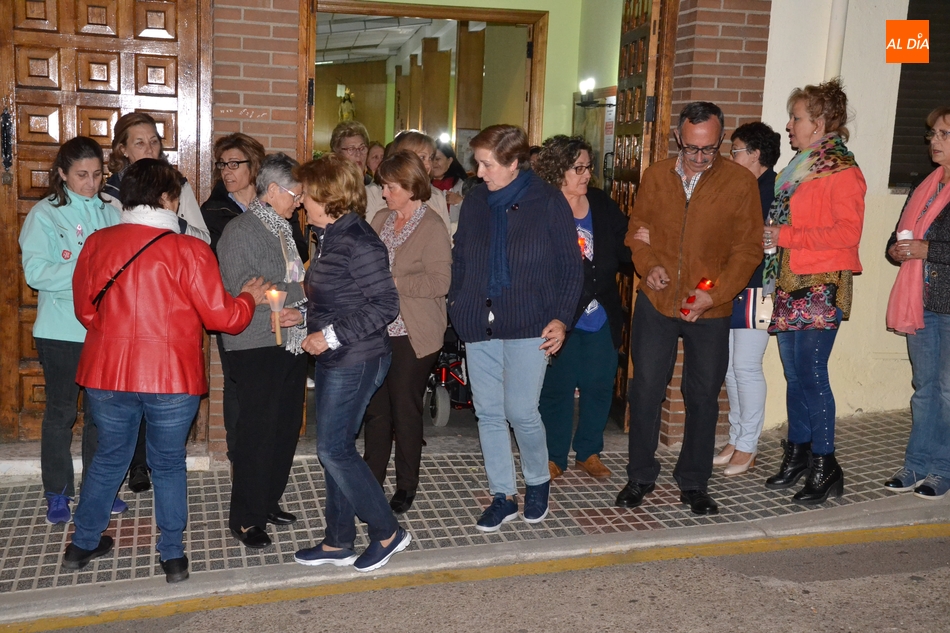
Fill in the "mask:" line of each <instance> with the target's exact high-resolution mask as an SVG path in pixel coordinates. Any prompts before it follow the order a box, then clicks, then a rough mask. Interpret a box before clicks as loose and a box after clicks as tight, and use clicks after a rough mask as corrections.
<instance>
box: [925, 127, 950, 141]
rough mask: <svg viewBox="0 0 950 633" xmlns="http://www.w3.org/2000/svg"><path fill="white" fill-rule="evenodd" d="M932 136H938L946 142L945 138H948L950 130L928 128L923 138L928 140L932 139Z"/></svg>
mask: <svg viewBox="0 0 950 633" xmlns="http://www.w3.org/2000/svg"><path fill="white" fill-rule="evenodd" d="M934 137H937V138H939V139H940V140H941V141H943V142H947V139H950V130H930V131H929V132H927V133H926V134H924V138H925V139H927V140H928V141H930V140H933V138H934Z"/></svg>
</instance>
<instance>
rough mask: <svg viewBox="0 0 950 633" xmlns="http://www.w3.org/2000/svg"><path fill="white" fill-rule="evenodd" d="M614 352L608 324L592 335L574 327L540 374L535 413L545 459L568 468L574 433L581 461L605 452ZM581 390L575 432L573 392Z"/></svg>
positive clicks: (611, 400) (575, 451)
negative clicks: (538, 415) (544, 440)
mask: <svg viewBox="0 0 950 633" xmlns="http://www.w3.org/2000/svg"><path fill="white" fill-rule="evenodd" d="M616 375H617V350H616V349H615V348H614V341H613V338H612V337H611V335H610V325H609V324H607V323H604V326H603V327H602V328H600V329H599V330H598V331H596V332H585V331H584V330H578V329H577V328H574V329H573V330H572V331H571V334H570V336H568V337H567V341H565V343H564V347H562V348H561V351H560V352H559V353H558V355H557V358H555V359H554V363H553V364H552V365H551V366H550V367H548V371H547V373H546V374H545V375H544V387H543V388H542V389H541V400H540V401H539V403H538V405H539V406H538V409H539V410H540V411H541V419H542V420H544V430H545V432H546V434H547V442H548V459H549V460H551V461H552V462H554V463H555V464H557V465H558V467H560V468H561V470H567V457H568V453H570V449H571V446H572V443H571V434H572V433H573V435H574V442H573V448H574V457H575V458H576V459H577V461H579V462H583V461H586V460H587V459H588V458H589V457H590V456H591V455H600V452H601V451H602V450H604V427H605V426H607V416H608V415H609V414H610V405H611V403H612V402H613V395H614V377H615V376H616ZM575 388H578V389H580V399H579V401H578V407H577V408H578V412H577V430H576V431H574V389H575Z"/></svg>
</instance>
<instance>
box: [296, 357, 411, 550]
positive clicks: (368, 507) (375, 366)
mask: <svg viewBox="0 0 950 633" xmlns="http://www.w3.org/2000/svg"><path fill="white" fill-rule="evenodd" d="M391 361H392V354H389V353H387V354H386V355H385V356H380V357H379V358H374V359H372V360H367V361H363V362H361V363H356V364H355V365H349V366H346V367H329V368H327V367H324V366H323V365H321V364H320V361H319V360H318V361H317V366H316V369H315V371H314V376H313V381H314V383H316V389H315V390H314V401H315V404H316V413H317V457H318V458H319V459H320V463H321V464H323V471H324V475H325V477H326V485H327V500H326V510H325V512H324V514H325V515H326V521H327V527H326V537H325V538H324V543H326V544H327V545H329V546H330V547H342V548H344V549H352V548H353V543H354V541H355V540H356V525H355V524H354V522H353V520H354V518H355V517H357V516H358V517H359V518H360V520H361V521H363V522H364V523H366V525H367V532H368V533H369V538H370V540H371V541H384V540H386V539H388V538H389V537H390V536H392V535H393V533H395V531H396V528H397V527H399V524H398V523H397V522H396V517H394V516H393V511H392V509H390V507H389V502H388V501H387V500H386V495H385V494H384V493H383V488H382V486H380V485H379V482H378V481H376V477H374V476H373V472H372V471H371V470H370V469H369V466H368V465H367V464H366V462H365V461H363V458H362V457H361V456H360V454H359V453H358V452H357V451H356V432H357V431H359V428H360V423H361V422H362V420H363V413H364V412H365V411H366V405H367V404H369V400H370V398H371V397H372V396H373V394H374V393H375V392H376V390H377V389H379V386H380V385H381V384H383V380H385V378H386V372H387V371H389V364H390V362H391Z"/></svg>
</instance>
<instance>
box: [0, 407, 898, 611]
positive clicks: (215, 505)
mask: <svg viewBox="0 0 950 633" xmlns="http://www.w3.org/2000/svg"><path fill="white" fill-rule="evenodd" d="M909 430H910V413H909V411H896V412H888V413H875V414H864V415H861V416H856V417H852V418H846V419H842V420H839V422H838V439H837V449H838V451H837V452H838V456H839V459H840V461H841V464H842V467H843V468H844V471H845V495H844V497H843V498H841V499H838V500H833V501H829V502H828V503H827V504H825V505H824V506H822V507H834V506H839V505H848V504H854V503H858V502H862V501H870V500H873V499H880V498H882V497H885V496H888V495H889V494H890V493H888V492H886V491H885V490H884V489H883V487H882V486H881V483H882V482H883V480H884V479H886V478H887V477H888V476H890V475H891V474H892V473H893V471H894V470H896V469H897V468H898V467H899V466H900V464H901V463H902V461H903V454H904V448H905V446H906V443H907V436H908V433H909ZM617 439H623V440H625V438H614V441H612V442H609V443H608V448H609V449H612V450H610V452H607V453H605V454H604V463H605V464H606V465H607V466H608V467H609V468H610V469H611V470H613V472H614V475H613V477H611V478H610V479H609V480H607V481H599V480H594V479H592V478H590V477H588V476H586V475H585V474H583V473H581V472H580V471H577V470H574V469H569V470H568V471H567V472H565V474H564V475H563V476H562V477H561V478H559V479H558V480H557V481H556V482H555V483H554V485H553V486H552V502H551V514H550V515H549V517H548V518H547V519H546V520H545V521H544V522H543V523H541V524H538V525H534V526H531V525H528V524H526V523H524V522H523V521H514V522H512V523H509V524H506V525H505V526H503V527H502V529H501V530H500V531H499V532H496V533H494V534H483V533H481V532H478V531H477V530H475V528H474V523H475V520H476V519H477V518H478V515H479V514H480V512H481V510H482V508H483V507H484V506H485V505H487V504H488V502H489V498H488V493H487V484H486V480H485V476H484V471H483V469H482V462H481V455H480V454H477V453H471V452H470V453H460V452H451V453H444V454H435V453H434V452H433V451H431V450H429V451H428V452H427V454H426V455H425V457H424V459H423V464H422V473H421V481H422V483H421V485H420V490H419V492H418V494H417V496H416V501H415V503H414V505H413V507H412V509H411V510H410V511H409V512H408V513H406V514H405V515H403V517H402V518H401V519H400V520H401V523H402V524H403V526H405V527H407V528H408V529H409V530H410V531H411V532H412V535H413V543H412V545H411V547H410V550H419V549H422V550H437V549H440V548H472V547H479V546H482V545H485V544H491V543H512V542H519V541H530V540H537V539H565V538H569V537H583V536H585V535H594V534H609V533H618V532H634V531H642V530H668V529H675V528H681V527H688V526H697V525H710V524H726V523H738V522H745V521H752V520H756V519H763V518H769V517H776V516H781V515H786V514H791V513H796V512H820V511H821V510H820V509H816V508H809V507H805V506H799V505H795V504H792V503H791V502H790V501H789V499H790V497H791V495H792V493H793V492H794V490H791V491H770V490H766V489H765V488H764V487H763V485H762V482H763V480H764V478H765V477H766V476H768V475H769V474H772V471H773V470H774V469H776V468H777V465H778V462H779V461H780V458H781V448H780V446H779V441H778V440H779V435H778V434H777V433H774V432H773V433H769V434H766V436H765V437H763V441H762V445H761V448H762V449H764V450H763V451H762V452H761V453H760V454H759V457H758V460H757V467H756V468H755V469H754V470H753V471H751V472H749V473H746V474H744V475H741V476H738V477H733V478H726V477H723V476H722V474H721V473H720V472H718V471H717V472H716V473H715V474H714V476H713V479H712V480H711V481H710V493H711V494H712V496H713V498H714V499H716V500H717V501H718V502H719V503H720V508H721V513H720V514H719V515H718V516H714V517H698V516H694V515H692V514H690V513H689V511H688V509H687V508H686V507H685V506H683V505H682V504H680V503H679V495H678V490H677V488H676V485H675V482H673V480H672V477H671V476H670V473H671V471H672V468H673V464H674V463H675V453H673V452H670V451H661V454H660V460H661V462H662V465H663V470H662V472H661V475H660V480H659V481H658V482H657V489H656V492H654V493H653V494H652V495H650V496H649V497H647V500H646V501H645V503H644V505H643V506H642V507H640V508H637V509H635V510H624V509H620V508H614V507H613V501H614V498H615V496H616V494H617V492H618V491H619V490H620V488H621V487H622V486H623V484H624V482H625V480H626V478H625V476H624V464H625V462H626V455H625V451H621V450H617V449H618V447H619V446H620V445H622V443H621V442H618V441H616V440H617ZM188 482H189V499H188V502H189V525H188V528H187V530H186V531H185V539H186V543H185V547H186V550H187V554H188V557H189V559H190V560H191V570H192V573H193V574H195V575H198V574H209V573H213V572H215V571H219V570H233V569H241V568H250V567H261V566H276V565H295V563H294V562H293V554H294V552H295V551H296V550H297V549H299V548H301V547H305V546H309V545H312V544H314V543H315V542H316V541H318V540H319V539H320V538H321V537H322V528H323V517H322V512H321V509H320V502H321V500H322V498H323V495H324V483H323V470H322V468H321V467H320V465H319V463H318V462H317V460H316V458H314V457H306V458H303V459H301V460H299V461H298V462H297V463H295V465H294V469H293V472H292V475H291V480H290V482H289V484H288V487H287V491H286V493H285V494H284V501H283V506H284V508H285V509H286V510H287V511H289V512H292V513H294V514H296V515H297V516H298V517H299V518H300V520H299V521H298V522H297V523H296V524H295V525H294V526H290V527H281V528H274V527H273V526H269V531H270V534H271V536H272V537H274V543H275V544H274V545H272V546H271V547H269V548H267V549H264V550H254V551H251V550H246V549H245V548H244V547H243V546H241V545H240V544H239V543H238V542H237V541H235V539H234V538H232V537H231V536H230V533H229V532H228V529H227V508H228V498H229V495H230V483H229V482H228V473H227V471H226V470H218V471H208V472H192V473H189V476H188ZM387 493H391V490H387ZM122 496H123V498H124V499H125V500H127V501H128V503H129V511H128V512H127V513H125V514H124V515H122V516H121V517H118V518H117V519H115V520H113V521H112V523H111V524H110V526H109V529H108V531H107V533H108V534H111V535H113V536H114V537H115V538H116V547H115V549H114V550H113V552H112V553H111V554H110V555H108V556H106V557H104V558H100V559H98V560H97V561H96V562H94V563H93V564H91V565H89V567H87V569H86V570H84V571H82V572H71V573H70V572H64V571H62V570H61V569H60V565H59V563H60V559H61V556H62V552H63V549H64V548H65V546H66V543H67V542H68V538H69V535H70V533H71V531H72V529H73V528H72V525H71V524H70V525H69V526H63V525H56V526H50V525H47V524H46V522H45V503H43V502H42V501H41V497H42V487H41V486H40V484H39V483H38V482H37V483H35V484H32V483H31V484H22V485H4V484H3V481H2V480H0V560H2V568H0V598H2V596H3V595H9V594H11V593H16V592H31V591H33V592H36V593H35V595H36V598H37V599H42V595H43V590H45V589H49V588H53V587H71V586H77V585H89V584H91V583H99V582H112V581H128V580H133V579H139V578H148V577H153V576H155V577H161V576H162V572H161V568H160V567H159V565H158V556H157V554H156V552H155V539H156V536H157V535H156V532H157V530H156V528H155V524H154V520H153V506H152V497H151V493H144V494H141V495H132V494H130V493H126V491H125V490H124V489H123V493H122ZM365 542H366V539H365V532H364V531H363V529H362V527H360V532H359V536H358V540H357V546H358V548H359V547H361V546H362V545H361V544H365Z"/></svg>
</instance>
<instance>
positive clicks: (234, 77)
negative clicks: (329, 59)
mask: <svg viewBox="0 0 950 633" xmlns="http://www.w3.org/2000/svg"><path fill="white" fill-rule="evenodd" d="M213 1H214V9H213V11H214V16H213V17H214V40H213V62H214V71H213V74H212V76H213V83H212V90H213V108H214V110H213V113H212V116H213V121H214V137H215V138H218V137H220V136H224V135H226V134H230V133H231V132H244V133H245V134H249V135H251V136H253V137H254V138H256V139H257V140H259V141H260V142H261V144H263V145H264V148H265V149H266V150H267V151H268V152H278V151H280V152H286V153H287V154H289V155H290V156H296V153H297V139H298V137H299V136H300V130H298V129H297V96H298V94H299V86H298V81H297V70H298V63H299V60H298V51H297V45H298V40H299V30H298V25H299V24H300V13H299V11H300V0H213ZM209 347H210V350H211V362H210V368H209V376H208V378H209V383H210V385H209V387H210V388H209V395H208V399H209V409H208V411H209V416H208V453H209V454H210V456H211V458H212V459H213V460H216V461H224V460H225V459H226V457H225V454H226V452H227V445H226V443H225V436H224V414H223V403H222V389H223V376H222V373H221V360H220V358H219V357H218V346H217V344H216V343H215V341H214V339H212V340H211V343H210V345H209Z"/></svg>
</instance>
